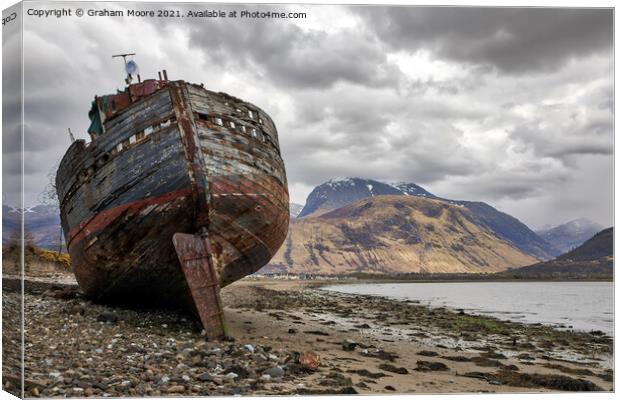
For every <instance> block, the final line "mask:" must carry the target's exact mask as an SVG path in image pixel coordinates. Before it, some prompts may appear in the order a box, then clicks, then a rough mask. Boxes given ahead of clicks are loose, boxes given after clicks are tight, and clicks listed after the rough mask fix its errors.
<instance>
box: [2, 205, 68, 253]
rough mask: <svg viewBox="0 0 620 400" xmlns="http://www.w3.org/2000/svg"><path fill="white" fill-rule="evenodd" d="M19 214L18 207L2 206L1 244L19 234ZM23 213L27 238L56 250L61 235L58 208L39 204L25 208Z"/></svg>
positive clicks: (35, 243)
mask: <svg viewBox="0 0 620 400" xmlns="http://www.w3.org/2000/svg"><path fill="white" fill-rule="evenodd" d="M21 214H22V210H20V209H18V208H15V207H11V206H8V205H6V204H5V205H3V206H2V244H6V243H8V242H9V241H10V240H11V239H12V238H14V237H16V235H19V230H20V224H21V222H20V221H21ZM23 215H24V225H25V232H26V236H27V239H28V240H30V241H31V242H32V244H33V245H35V246H38V247H44V248H49V249H53V250H57V249H58V244H59V241H60V237H61V236H60V235H61V230H60V211H59V210H58V208H57V207H55V206H51V205H46V204H39V205H36V206H34V207H29V208H25V209H24V210H23ZM17 237H18V236H17Z"/></svg>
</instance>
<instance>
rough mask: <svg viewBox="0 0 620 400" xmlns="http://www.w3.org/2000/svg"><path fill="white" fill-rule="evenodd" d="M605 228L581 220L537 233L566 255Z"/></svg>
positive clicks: (584, 219) (586, 220) (540, 230)
mask: <svg viewBox="0 0 620 400" xmlns="http://www.w3.org/2000/svg"><path fill="white" fill-rule="evenodd" d="M603 228H604V226H602V225H601V224H597V223H596V222H592V221H590V220H589V219H586V218H579V219H575V220H572V221H569V222H566V223H564V224H562V225H558V226H555V227H548V228H546V229H539V230H537V231H536V233H537V234H538V235H539V236H540V237H542V238H543V239H545V240H546V241H547V242H548V243H550V244H551V245H553V246H554V247H555V248H556V249H558V250H560V251H561V252H562V253H566V252H567V251H570V250H572V249H574V248H576V247H578V246H579V245H581V244H582V243H584V242H585V241H586V240H588V239H590V238H591V237H592V236H594V234H596V233H597V232H600V231H601V230H602V229H603Z"/></svg>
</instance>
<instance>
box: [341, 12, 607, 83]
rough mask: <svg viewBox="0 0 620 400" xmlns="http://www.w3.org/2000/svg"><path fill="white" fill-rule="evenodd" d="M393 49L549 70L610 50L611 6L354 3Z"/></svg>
mask: <svg viewBox="0 0 620 400" xmlns="http://www.w3.org/2000/svg"><path fill="white" fill-rule="evenodd" d="M352 10H353V11H354V12H357V13H359V14H360V15H361V16H363V17H364V18H365V19H366V21H367V24H368V27H369V28H371V29H374V30H375V31H376V33H377V35H378V36H379V37H381V38H382V39H383V40H384V41H385V43H387V44H389V46H390V47H392V48H393V49H407V50H415V49H418V48H425V49H430V50H431V51H433V52H434V53H436V54H437V55H438V56H439V57H445V58H449V59H453V60H456V61H463V62H467V63H473V64H488V65H492V66H494V67H497V68H498V69H500V70H503V71H507V72H511V73H521V72H528V71H549V70H553V69H556V68H559V67H561V66H562V65H563V64H564V63H565V62H567V61H568V60H569V59H571V58H574V57H580V56H586V55H589V54H592V53H594V52H599V51H604V52H607V53H611V51H612V39H613V12H612V10H611V9H568V8H566V9H558V8H475V7H462V8H459V7H435V8H427V7H391V8H387V7H386V8H384V7H371V8H367V7H352Z"/></svg>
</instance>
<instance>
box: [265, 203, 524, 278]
mask: <svg viewBox="0 0 620 400" xmlns="http://www.w3.org/2000/svg"><path fill="white" fill-rule="evenodd" d="M535 261H536V259H535V258H534V257H531V256H529V255H527V254H525V253H523V252H521V251H519V250H518V249H516V248H514V247H513V246H511V245H510V244H509V243H508V242H506V241H504V240H502V239H500V238H498V237H497V235H496V234H495V233H494V232H492V231H491V230H490V229H488V228H487V227H486V226H485V225H484V224H482V223H481V222H480V221H479V220H478V219H477V217H476V216H475V215H474V214H473V213H472V212H471V211H470V210H468V209H467V208H466V207H463V206H459V205H455V204H450V203H448V202H446V201H442V200H436V199H428V198H423V197H416V196H402V195H392V196H379V197H372V198H366V199H362V200H358V201H356V202H353V203H352V204H349V205H346V206H344V207H341V208H339V209H336V210H333V211H331V212H327V213H324V214H322V215H319V216H314V217H306V218H301V219H296V220H295V221H292V222H291V225H290V229H289V235H288V237H287V240H286V242H285V244H284V245H283V246H282V248H281V249H280V251H279V252H278V254H276V256H275V257H274V258H273V259H272V261H271V263H270V264H269V265H268V267H266V268H264V269H263V270H262V272H284V271H287V272H290V273H312V274H347V273H354V272H366V273H400V272H496V271H501V270H504V269H506V268H508V267H515V266H521V265H527V264H531V263H532V262H535Z"/></svg>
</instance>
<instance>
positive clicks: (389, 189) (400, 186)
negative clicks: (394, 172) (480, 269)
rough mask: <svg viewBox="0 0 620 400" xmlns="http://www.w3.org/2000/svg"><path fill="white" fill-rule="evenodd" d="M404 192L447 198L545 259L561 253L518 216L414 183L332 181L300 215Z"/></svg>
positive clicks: (321, 187)
mask: <svg viewBox="0 0 620 400" xmlns="http://www.w3.org/2000/svg"><path fill="white" fill-rule="evenodd" d="M380 195H400V196H414V197H423V198H428V199H437V200H443V201H445V202H447V203H450V204H454V205H459V206H464V207H466V208H467V209H469V210H470V211H471V212H472V213H473V214H474V215H475V216H476V217H477V218H478V220H479V222H480V223H481V224H483V225H485V226H486V227H487V228H488V229H490V230H491V231H493V232H494V233H495V234H496V235H497V236H499V237H500V238H501V239H503V240H506V241H507V242H509V243H511V244H512V245H513V246H515V247H517V248H518V249H520V250H521V251H523V252H525V253H527V254H529V255H531V256H534V257H536V258H538V259H541V260H548V259H550V258H552V257H554V256H556V255H558V254H560V253H561V252H560V251H558V250H557V249H556V248H555V247H553V246H552V245H551V244H549V243H547V242H546V241H545V240H544V239H543V238H541V237H540V236H538V235H537V234H536V233H535V232H533V231H532V230H531V229H530V228H528V227H527V226H526V225H525V224H523V223H522V222H521V221H519V220H518V219H516V218H514V217H512V216H511V215H508V214H506V213H503V212H501V211H498V210H497V209H495V208H493V207H491V206H490V205H488V204H486V203H483V202H477V201H463V200H450V199H444V198H441V197H438V196H435V195H434V194H432V193H430V192H428V191H427V190H425V189H424V188H422V187H421V186H418V185H416V184H414V183H404V182H400V183H394V184H388V183H383V182H379V181H376V180H372V179H362V178H346V179H343V180H330V181H328V182H326V183H323V184H321V185H319V186H317V187H315V188H314V190H313V191H312V192H311V193H310V195H308V199H307V201H306V205H305V207H304V209H303V210H302V211H301V213H299V216H298V218H306V217H309V216H319V215H321V214H323V213H325V212H328V211H330V210H334V209H337V208H340V207H342V206H344V205H347V204H350V203H352V202H354V201H357V200H360V199H364V198H368V197H374V196H380Z"/></svg>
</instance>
